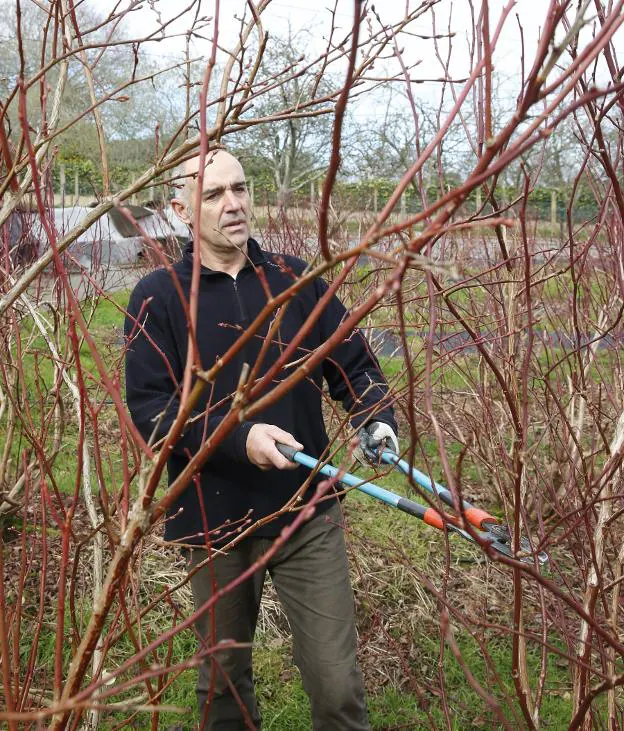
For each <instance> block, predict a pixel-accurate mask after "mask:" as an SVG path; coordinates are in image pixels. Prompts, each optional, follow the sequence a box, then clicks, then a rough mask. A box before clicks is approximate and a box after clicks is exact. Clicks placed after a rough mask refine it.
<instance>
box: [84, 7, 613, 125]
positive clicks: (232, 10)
mask: <svg viewBox="0 0 624 731" xmlns="http://www.w3.org/2000/svg"><path fill="white" fill-rule="evenodd" d="M89 1H92V0H89ZM151 4H152V3H146V4H145V6H144V10H142V11H140V12H138V13H134V14H133V17H132V24H133V32H135V33H136V34H137V35H140V34H141V33H144V32H145V31H146V28H147V27H148V26H149V23H150V22H152V21H153V18H154V17H155V12H154V11H153V10H150V5H151ZM420 4H421V2H420V0H418V2H414V1H413V0H381V1H380V2H377V3H375V8H376V10H377V11H378V13H379V15H380V16H381V19H382V21H383V22H386V23H388V22H393V21H394V22H396V21H397V20H399V19H400V18H401V17H403V15H404V12H405V7H406V6H407V7H408V8H409V9H414V8H416V7H418V6H420ZM506 4H507V3H506V2H503V0H490V2H489V8H490V28H491V33H493V32H494V29H495V27H496V25H497V23H498V20H499V18H500V15H501V11H502V9H503V7H504V6H505V5H506ZM182 5H183V3H181V2H178V1H177V0H160V1H159V2H155V3H153V6H154V7H155V8H156V9H157V10H158V11H159V12H160V14H161V17H163V18H165V17H169V16H171V15H173V14H174V13H177V12H179V10H180V7H181V6H182ZM330 5H332V6H333V2H329V1H328V0H273V2H271V4H270V6H269V8H268V9H267V10H266V11H265V13H263V15H262V18H263V25H264V28H265V30H268V31H269V33H270V34H272V35H286V33H287V31H288V28H289V26H290V29H291V31H292V32H293V33H294V34H296V33H297V32H299V31H307V32H308V33H304V34H303V35H302V36H301V37H302V38H303V37H307V38H308V41H307V42H308V44H309V45H308V47H307V48H305V49H304V48H302V49H301V51H302V52H303V51H312V52H313V51H318V50H320V49H322V47H323V40H324V38H325V37H326V33H327V30H328V27H329V17H330V15H329V10H328V8H329V6H330ZM472 5H473V7H474V12H475V14H477V15H478V13H479V12H480V11H481V1H480V0H474V1H473V3H472ZM353 6H354V3H353V0H338V2H337V10H336V23H337V25H338V26H340V27H341V28H342V29H343V30H344V31H345V33H346V31H347V30H348V28H349V27H350V26H351V23H352V18H353ZM245 7H246V2H245V0H222V2H221V13H220V32H219V42H220V44H221V45H222V46H224V47H226V48H231V47H233V46H234V45H235V44H236V42H237V39H238V31H239V28H240V22H239V19H240V17H241V16H242V15H243V13H244V11H245ZM547 7H548V3H547V2H546V0H517V2H516V3H515V5H514V7H513V10H512V12H511V13H510V14H509V16H508V17H507V20H506V23H505V25H504V28H503V31H502V34H501V37H500V40H499V43H498V45H497V47H496V50H495V53H494V69H495V79H496V83H497V85H498V87H499V90H500V93H501V94H502V95H503V96H505V97H506V98H509V99H512V98H513V97H515V95H516V93H517V91H518V88H519V83H520V78H521V75H520V71H521V68H520V58H521V50H522V42H521V38H523V42H524V55H525V59H526V61H525V64H526V65H527V67H530V63H531V60H532V58H533V54H534V52H535V49H536V46H537V43H538V40H539V35H540V30H541V27H542V25H543V23H544V19H545V14H546V10H547ZM592 8H593V4H590V12H591V9H592ZM214 10H215V3H214V0H204V1H203V2H202V9H201V14H202V15H205V16H211V17H212V16H214ZM435 23H436V31H437V32H438V33H447V32H448V31H449V30H450V32H451V33H452V34H453V38H452V40H451V41H450V42H451V43H452V54H451V61H450V67H449V68H450V74H451V77H452V78H465V76H466V75H467V71H468V68H469V62H468V48H469V44H470V41H471V40H472V38H471V28H472V20H471V4H470V2H469V1H468V0H439V2H438V3H437V4H436V5H435ZM188 25H189V21H188V20H187V19H184V20H182V21H180V22H178V23H177V24H176V25H175V26H172V28H171V32H172V33H173V32H174V31H175V32H177V33H178V34H180V35H179V37H177V38H171V39H168V40H167V41H166V42H164V43H161V44H159V45H158V47H157V50H156V48H155V52H156V53H158V54H159V55H162V56H170V57H171V60H174V59H177V60H179V59H181V58H182V54H183V50H184V37H183V36H184V32H185V31H186V30H187V29H188ZM432 27H433V16H432V13H431V12H427V13H426V14H425V15H424V16H423V17H422V18H420V19H419V20H418V21H417V23H415V24H414V25H413V26H410V29H411V30H412V32H416V33H421V34H425V35H427V34H431V32H432ZM211 33H212V29H211V28H209V29H206V31H205V34H206V36H210V35H211ZM587 33H589V31H588V32H587ZM619 35H620V37H622V32H620V34H619ZM401 43H402V47H403V48H404V57H405V59H406V60H407V61H408V62H409V63H411V64H417V65H416V67H415V68H414V70H413V72H412V75H413V77H414V78H419V79H420V78H425V79H431V78H434V79H435V78H439V77H440V76H442V71H443V69H442V66H441V64H440V62H439V61H438V60H437V58H436V54H435V52H434V44H433V41H432V40H424V39H420V38H415V37H413V36H409V37H408V36H403V37H402V40H401ZM448 44H449V41H448V40H447V39H440V41H439V47H440V51H441V54H442V55H443V56H445V55H446V53H447V50H448ZM315 46H316V48H315ZM209 50H210V48H209V43H208V41H207V40H205V41H201V40H196V41H195V42H194V48H193V51H194V53H196V54H197V55H198V56H204V57H205V56H207V55H208V53H209ZM563 61H564V62H567V61H568V59H567V58H565V57H564V59H563ZM204 63H205V62H204ZM202 65H203V64H202ZM388 67H389V68H390V67H392V68H393V69H394V71H395V72H397V71H398V69H399V66H398V63H397V62H396V60H395V61H394V62H393V64H392V63H391V62H388ZM378 70H381V69H378ZM527 71H528V68H527ZM440 87H441V85H440V84H439V83H435V82H426V83H422V84H417V85H414V86H413V92H414V94H415V95H416V97H417V98H419V99H422V100H426V101H427V102H429V103H435V101H436V100H437V99H438V98H439V94H440ZM377 111H378V110H377ZM375 112H376V107H375V105H374V104H369V105H368V106H367V107H365V108H364V111H358V114H374V113H375Z"/></svg>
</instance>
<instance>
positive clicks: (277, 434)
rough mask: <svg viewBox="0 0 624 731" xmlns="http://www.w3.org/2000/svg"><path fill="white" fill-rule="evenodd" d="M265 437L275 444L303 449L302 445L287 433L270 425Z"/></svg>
mask: <svg viewBox="0 0 624 731" xmlns="http://www.w3.org/2000/svg"><path fill="white" fill-rule="evenodd" d="M267 435H268V436H270V437H271V439H274V440H275V441H276V442H283V443H284V444H287V445H288V446H289V447H294V448H295V449H303V444H301V442H298V441H297V440H296V439H295V438H294V437H293V435H292V434H290V433H289V432H287V431H284V430H283V429H280V428H279V426H273V425H271V428H270V429H267ZM276 449H277V447H276Z"/></svg>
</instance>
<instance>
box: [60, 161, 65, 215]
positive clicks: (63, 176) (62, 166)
mask: <svg viewBox="0 0 624 731" xmlns="http://www.w3.org/2000/svg"><path fill="white" fill-rule="evenodd" d="M59 178H60V186H61V208H65V163H64V162H62V163H61V171H60V175H59Z"/></svg>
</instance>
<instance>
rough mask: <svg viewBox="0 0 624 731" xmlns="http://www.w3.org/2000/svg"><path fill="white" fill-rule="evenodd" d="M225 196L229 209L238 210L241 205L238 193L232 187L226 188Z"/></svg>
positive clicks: (226, 205)
mask: <svg viewBox="0 0 624 731" xmlns="http://www.w3.org/2000/svg"><path fill="white" fill-rule="evenodd" d="M223 196H224V203H225V207H226V208H227V209H228V210H232V209H233V210H237V209H238V208H240V207H241V202H240V199H239V197H238V196H237V195H236V193H235V192H234V191H233V190H232V189H231V188H226V190H225V193H224V194H223Z"/></svg>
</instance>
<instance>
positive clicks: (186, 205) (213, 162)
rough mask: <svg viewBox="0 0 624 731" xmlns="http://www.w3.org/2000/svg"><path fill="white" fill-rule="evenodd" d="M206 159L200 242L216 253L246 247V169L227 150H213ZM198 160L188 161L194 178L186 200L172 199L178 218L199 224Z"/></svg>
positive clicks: (247, 213) (247, 217) (189, 180)
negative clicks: (197, 220) (197, 212)
mask: <svg viewBox="0 0 624 731" xmlns="http://www.w3.org/2000/svg"><path fill="white" fill-rule="evenodd" d="M206 162H207V164H206V169H205V172H204V181H203V189H202V195H201V207H200V211H199V238H200V241H201V243H202V245H204V246H207V247H208V248H210V249H211V250H212V251H214V252H219V251H222V252H223V251H225V250H231V249H232V247H233V246H234V247H236V248H239V249H244V247H245V245H246V243H247V239H248V238H249V210H250V200H249V193H248V192H247V184H246V182H245V173H244V172H243V168H242V166H241V164H240V163H239V162H238V160H237V159H236V158H235V157H233V156H232V155H230V154H229V153H227V152H225V151H223V150H220V151H219V152H217V153H209V154H208V155H207V156H206ZM198 163H199V158H198V157H197V158H194V159H192V160H189V161H188V163H187V173H191V174H192V175H193V177H192V178H189V179H188V182H187V186H188V189H187V191H186V192H187V198H186V200H183V199H174V201H172V205H173V207H174V210H175V211H176V213H177V214H178V217H179V218H180V219H181V220H182V221H184V222H185V223H187V224H190V225H194V224H195V217H194V215H193V210H194V206H195V205H196V201H197V169H198Z"/></svg>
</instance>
